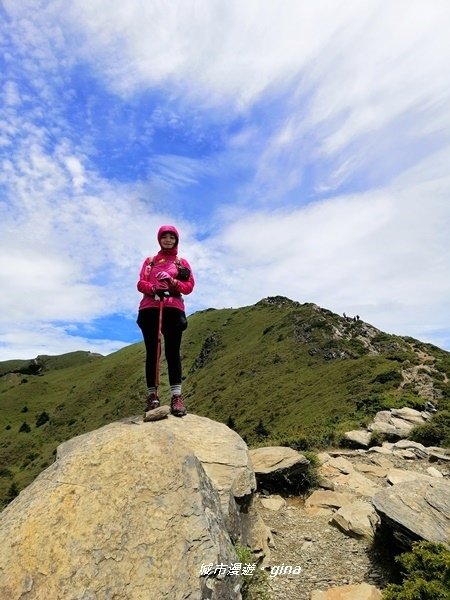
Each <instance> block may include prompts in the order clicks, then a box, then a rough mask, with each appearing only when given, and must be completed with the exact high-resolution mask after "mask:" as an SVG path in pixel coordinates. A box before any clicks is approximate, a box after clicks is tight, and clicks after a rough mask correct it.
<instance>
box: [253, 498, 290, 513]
mask: <svg viewBox="0 0 450 600" xmlns="http://www.w3.org/2000/svg"><path fill="white" fill-rule="evenodd" d="M259 500H260V502H261V504H262V505H263V506H264V508H268V509H269V510H281V509H282V508H284V507H285V506H286V500H285V499H284V498H282V497H281V496H278V495H274V496H261V498H260V499H259Z"/></svg>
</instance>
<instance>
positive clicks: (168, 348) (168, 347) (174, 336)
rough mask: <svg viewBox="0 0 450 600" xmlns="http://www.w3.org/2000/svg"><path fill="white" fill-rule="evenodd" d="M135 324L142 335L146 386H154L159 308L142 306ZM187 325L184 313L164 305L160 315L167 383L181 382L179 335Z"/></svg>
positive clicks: (177, 383) (176, 383)
mask: <svg viewBox="0 0 450 600" xmlns="http://www.w3.org/2000/svg"><path fill="white" fill-rule="evenodd" d="M137 324H138V325H139V327H140V329H141V331H142V335H143V337H144V343H145V350H146V359H145V378H146V380H147V387H155V378H156V358H157V355H156V353H157V348H158V325H159V309H158V308H144V309H143V310H140V311H139V314H138V318H137ZM186 327H187V320H186V315H185V314H184V312H183V311H182V310H179V309H178V308H171V307H164V308H163V317H162V334H163V336H164V353H165V356H166V360H167V367H168V371H169V384H170V385H180V384H181V375H182V372H181V357H180V347H181V336H182V335H183V331H184V330H185V329H186Z"/></svg>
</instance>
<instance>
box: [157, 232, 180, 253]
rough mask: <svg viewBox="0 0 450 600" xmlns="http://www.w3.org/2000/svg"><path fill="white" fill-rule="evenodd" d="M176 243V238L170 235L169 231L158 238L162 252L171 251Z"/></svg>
mask: <svg viewBox="0 0 450 600" xmlns="http://www.w3.org/2000/svg"><path fill="white" fill-rule="evenodd" d="M176 243H177V238H176V236H175V235H174V234H173V233H170V231H166V232H165V233H163V234H162V236H161V238H160V244H161V248H162V249H163V250H171V249H172V248H173V247H174V246H175V244H176Z"/></svg>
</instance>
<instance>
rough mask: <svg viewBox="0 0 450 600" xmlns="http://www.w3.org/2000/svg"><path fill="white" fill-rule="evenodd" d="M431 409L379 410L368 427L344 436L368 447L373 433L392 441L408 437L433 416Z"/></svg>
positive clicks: (360, 445) (350, 440) (352, 441)
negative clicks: (415, 428) (417, 426)
mask: <svg viewBox="0 0 450 600" xmlns="http://www.w3.org/2000/svg"><path fill="white" fill-rule="evenodd" d="M432 416H433V415H432V412H431V411H426V410H423V411H418V410H414V409H413V408H408V407H404V408H391V409H390V410H381V411H380V412H377V414H376V415H375V417H374V419H373V421H372V422H371V423H370V424H369V425H368V426H367V429H355V430H352V431H347V432H346V433H345V434H344V436H345V438H346V439H347V440H348V441H349V442H351V443H352V444H354V445H356V446H359V447H362V448H368V447H369V445H370V440H371V436H372V434H373V433H375V432H376V433H381V434H383V435H385V436H386V437H387V438H388V439H390V440H391V441H396V440H403V439H404V438H407V437H408V435H409V434H410V433H411V431H412V429H413V428H414V427H415V426H416V425H423V424H424V423H426V422H427V421H429V420H430V419H431V417H432Z"/></svg>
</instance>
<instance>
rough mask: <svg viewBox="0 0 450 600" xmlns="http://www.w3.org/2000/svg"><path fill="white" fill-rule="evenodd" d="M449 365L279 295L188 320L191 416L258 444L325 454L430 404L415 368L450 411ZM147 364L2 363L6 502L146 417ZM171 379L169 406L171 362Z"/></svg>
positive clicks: (429, 350) (1, 466)
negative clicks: (54, 467)
mask: <svg viewBox="0 0 450 600" xmlns="http://www.w3.org/2000/svg"><path fill="white" fill-rule="evenodd" d="M449 357H450V354H449V353H447V352H444V351H443V350H440V349H438V348H436V347H434V346H430V345H428V344H423V343H421V342H418V341H417V340H413V339H412V338H400V337H398V336H390V335H387V334H384V333H382V332H379V331H377V330H375V329H374V328H373V327H371V326H370V325H368V324H366V323H363V322H362V321H358V322H354V321H346V320H345V319H343V318H342V317H339V316H338V315H335V314H333V313H331V312H330V311H327V310H324V309H320V308H319V307H317V306H315V305H312V304H298V303H296V302H292V301H290V300H287V299H283V298H278V297H277V298H272V299H266V300H264V301H261V302H259V303H257V304H256V305H255V306H249V307H244V308H240V309H223V310H213V309H209V310H206V311H202V312H199V313H196V314H194V315H192V316H191V317H190V318H189V327H188V329H187V331H186V333H185V335H184V338H183V367H184V374H185V382H184V394H185V396H186V400H187V403H188V408H189V410H190V411H191V412H195V413H197V414H200V415H205V416H209V417H211V418H214V419H216V420H219V421H223V422H225V423H229V424H230V425H232V426H233V427H235V428H236V430H237V431H238V432H239V433H240V434H241V435H242V436H243V437H245V438H246V439H247V441H248V442H249V443H250V444H261V443H264V444H266V443H276V444H280V443H290V444H292V445H294V446H296V447H300V448H301V447H307V446H314V445H317V446H319V445H321V444H329V443H333V442H338V441H339V436H340V434H341V433H342V432H343V431H345V430H346V429H348V428H353V427H355V426H358V425H359V424H361V423H364V422H366V421H367V419H368V417H369V415H371V414H373V413H375V412H376V411H377V410H380V409H382V408H387V407H391V406H402V405H405V404H406V405H409V406H418V407H421V406H423V404H424V400H425V399H424V398H423V397H421V396H420V390H418V389H416V388H415V386H414V385H406V386H404V387H403V388H400V383H401V381H402V374H401V373H402V369H405V368H406V369H408V368H409V369H411V368H423V369H424V370H426V369H428V371H427V373H429V376H430V378H431V379H432V383H433V385H434V389H435V390H436V394H437V395H439V396H441V400H440V401H439V406H440V407H442V408H443V409H445V408H448V403H449V397H450V393H449V386H448V377H450V359H449ZM144 359H145V351H144V347H143V344H142V343H140V344H134V345H131V346H128V347H126V348H124V349H122V350H120V351H119V352H116V353H114V354H111V355H109V356H107V357H100V356H99V355H93V354H90V353H82V352H80V353H70V354H67V355H62V356H60V357H39V361H40V369H39V374H32V373H31V374H30V373H29V371H30V370H29V369H28V371H27V368H28V365H29V363H30V361H8V362H7V363H0V411H1V414H2V422H1V426H0V501H2V502H5V501H7V500H8V498H10V497H11V496H13V495H14V493H16V492H17V490H18V489H22V488H23V487H24V486H25V485H28V484H29V483H30V482H31V481H32V480H33V479H34V478H35V477H36V475H37V474H38V473H39V472H40V471H41V470H42V469H43V468H45V467H46V466H47V465H48V464H50V463H51V462H52V460H53V458H54V451H55V449H56V446H57V445H58V444H59V443H60V442H62V441H64V440H66V439H69V438H71V437H74V436H75V435H78V434H80V433H84V432H86V431H89V430H92V429H95V428H98V427H100V426H102V425H104V424H107V423H110V422H112V421H115V420H117V419H119V418H122V417H125V416H129V415H133V414H139V413H141V411H142V406H143V398H145V382H144V368H143V367H144ZM31 362H32V361H31ZM11 371H16V372H11ZM31 371H33V369H31ZM161 380H162V385H161V388H160V392H161V396H162V397H163V400H168V386H167V382H166V380H167V378H166V372H165V365H164V362H163V367H162V373H161ZM43 413H44V418H42V415H43ZM45 415H47V416H48V420H46V418H47V417H46V416H45ZM39 417H41V421H44V422H43V424H41V425H39V426H37V423H38V418H39ZM24 423H26V426H24ZM21 429H22V431H21ZM28 429H29V431H28Z"/></svg>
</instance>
